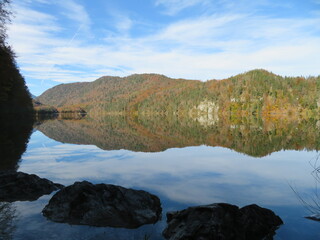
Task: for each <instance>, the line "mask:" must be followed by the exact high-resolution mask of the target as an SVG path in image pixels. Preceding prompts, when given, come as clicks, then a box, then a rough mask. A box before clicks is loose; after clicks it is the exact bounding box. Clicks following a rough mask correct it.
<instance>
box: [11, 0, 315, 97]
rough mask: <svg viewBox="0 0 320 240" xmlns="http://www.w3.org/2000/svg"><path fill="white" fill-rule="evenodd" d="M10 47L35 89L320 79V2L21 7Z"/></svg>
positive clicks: (71, 2) (100, 1) (223, 0)
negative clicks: (234, 78) (135, 80)
mask: <svg viewBox="0 0 320 240" xmlns="http://www.w3.org/2000/svg"><path fill="white" fill-rule="evenodd" d="M12 10H13V11H14V13H15V18H14V19H13V22H12V24H11V25H10V27H9V31H8V34H9V42H10V44H11V45H12V46H13V48H14V49H15V51H16V53H17V56H18V58H17V62H18V64H19V66H20V69H21V71H22V73H23V75H24V76H25V79H26V82H27V85H28V87H29V89H30V90H31V92H32V93H33V94H35V95H40V94H41V93H42V92H43V91H45V90H46V89H48V88H50V87H52V86H54V85H57V84H60V83H70V82H77V81H93V80H95V79H97V78H99V77H101V76H105V75H111V76H114V75H116V76H127V75H130V74H133V73H160V74H164V75H167V76H169V77H173V78H187V79H199V80H203V81H205V80H208V79H223V78H227V77H230V76H231V75H235V74H238V73H242V72H245V71H248V70H251V69H255V68H264V69H267V70H269V71H272V72H274V73H277V74H280V75H286V76H301V75H302V76H309V75H319V74H320V73H319V72H320V70H319V69H320V68H319V66H320V0H305V1H302V0H282V1H278V0H257V1H249V0H237V1H232V0H94V1H86V0H52V1H49V0H19V1H18V0H16V1H14V3H13V5H12Z"/></svg>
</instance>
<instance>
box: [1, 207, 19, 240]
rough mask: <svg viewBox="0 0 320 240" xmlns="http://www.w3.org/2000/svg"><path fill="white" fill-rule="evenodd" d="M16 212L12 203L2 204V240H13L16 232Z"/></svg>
mask: <svg viewBox="0 0 320 240" xmlns="http://www.w3.org/2000/svg"><path fill="white" fill-rule="evenodd" d="M15 218H16V210H15V208H14V207H13V205H12V203H5V202H0V239H2V240H11V239H13V233H14V231H15V225H14V220H15Z"/></svg>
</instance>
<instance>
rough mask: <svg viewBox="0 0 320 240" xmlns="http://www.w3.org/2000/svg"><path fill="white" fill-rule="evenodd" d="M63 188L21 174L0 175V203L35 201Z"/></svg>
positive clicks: (45, 180)
mask: <svg viewBox="0 0 320 240" xmlns="http://www.w3.org/2000/svg"><path fill="white" fill-rule="evenodd" d="M61 188H63V185H61V184H57V183H53V182H51V181H49V180H48V179H45V178H40V177H38V176H37V175H34V174H27V173H23V172H14V171H9V172H1V173H0V201H2V202H15V201H35V200H37V199H38V198H39V197H41V196H43V195H45V194H50V193H52V192H53V191H56V190H59V189H61Z"/></svg>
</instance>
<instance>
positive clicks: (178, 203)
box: [0, 116, 320, 240]
mask: <svg viewBox="0 0 320 240" xmlns="http://www.w3.org/2000/svg"><path fill="white" fill-rule="evenodd" d="M319 125H320V124H319V123H318V122H317V121H311V120H310V121H302V120H301V121H300V120H299V121H298V120H296V121H293V120H292V121H288V120H285V119H277V120H270V121H266V120H261V119H231V120H230V119H229V120H228V121H225V120H221V119H220V120H218V121H217V120H215V121H208V119H193V120H190V119H189V120H184V119H179V118H174V117H173V118H169V119H168V118H167V117H166V118H164V117H161V116H158V117H153V118H148V117H146V116H145V117H126V116H104V117H102V116H100V117H85V118H79V119H53V120H43V121H39V122H38V123H37V124H34V129H33V131H32V133H29V134H31V136H30V139H29V141H28V143H27V145H26V141H27V140H28V134H27V133H24V134H19V131H21V132H26V131H27V129H24V128H17V127H15V126H13V127H12V128H9V127H6V130H5V131H7V132H5V133H6V134H4V135H5V136H6V138H5V140H6V141H4V140H3V141H4V142H15V145H16V146H15V147H17V149H19V151H18V150H17V152H20V156H19V154H11V152H12V151H10V152H9V151H8V152H9V153H8V152H6V150H2V151H1V154H3V156H5V157H3V159H5V160H6V161H5V163H6V164H5V165H4V166H5V167H2V170H6V169H13V168H15V169H17V170H18V171H21V172H26V173H30V174H31V173H32V174H36V175H38V176H40V177H43V178H47V179H49V180H51V181H53V182H57V183H61V184H64V185H70V184H73V183H74V182H76V181H82V180H87V181H90V182H92V183H108V184H115V185H121V186H123V187H127V188H132V189H141V190H145V191H148V192H150V193H152V194H154V195H157V196H158V197H159V198H160V200H161V204H162V209H163V213H162V220H160V221H159V222H157V223H156V224H154V225H152V224H151V225H150V224H149V225H145V226H142V227H140V228H138V229H124V228H108V227H90V226H77V225H69V224H63V223H55V222H51V221H50V220H47V219H46V218H45V217H44V216H43V215H42V213H41V211H42V209H43V208H44V206H45V205H46V204H47V203H48V201H49V200H50V198H51V196H52V195H53V194H51V195H45V196H43V197H41V198H39V199H38V200H37V201H33V202H28V201H21V202H14V203H5V202H3V203H0V222H1V225H0V239H15V240H18V239H23V240H28V239H52V240H56V239H57V240H58V239H59V240H61V239H68V240H71V239H77V240H79V239H121V240H122V239H126V240H129V239H141V240H142V239H163V237H162V231H163V229H164V228H165V226H166V212H168V211H173V210H181V209H185V208H187V207H189V206H197V205H204V204H211V203H220V202H226V203H230V204H235V205H238V206H240V207H242V206H245V205H249V204H252V203H255V204H258V205H259V206H261V207H265V208H269V209H271V210H273V211H274V212H275V213H276V214H277V215H279V216H280V217H281V218H282V220H283V221H284V225H282V226H281V227H280V228H279V229H278V230H277V232H276V235H275V236H274V239H319V237H320V231H319V227H320V225H319V224H320V223H319V222H316V221H312V220H309V219H306V218H304V217H305V216H308V215H311V214H312V212H311V211H310V206H315V209H314V210H315V212H317V206H316V205H315V202H317V201H318V202H319V203H320V195H318V192H317V187H318V185H319V183H320V182H319V178H318V175H317V173H318V171H317V168H318V167H319V166H320V161H319V162H318V158H319V153H318V149H319V148H320V136H319V135H320V133H319V132H320V131H319V130H320V129H319ZM22 129H24V131H22ZM11 132H15V134H13V133H12V135H10V133H11ZM17 136H19V137H20V138H22V139H19V140H16V138H17ZM22 136H25V137H24V138H23V137H22ZM8 139H9V140H10V141H9V140H8ZM12 139H14V140H12ZM19 142H20V144H19ZM11 145H12V144H11ZM11 145H10V146H11ZM7 146H8V145H5V144H2V147H3V148H6V149H7V148H8V147H7ZM24 147H25V148H24ZM24 150H25V151H24ZM4 153H5V154H6V155H4ZM21 154H22V156H21ZM20 157H21V160H19V159H20ZM10 161H11V162H10ZM303 201H304V202H303ZM314 201H315V202H314ZM318 210H319V213H320V208H319V209H318Z"/></svg>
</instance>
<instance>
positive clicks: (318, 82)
mask: <svg viewBox="0 0 320 240" xmlns="http://www.w3.org/2000/svg"><path fill="white" fill-rule="evenodd" d="M36 100H37V101H40V102H41V103H43V104H46V105H50V106H54V107H57V108H66V107H67V108H79V107H80V108H82V109H84V110H85V111H87V112H91V113H99V112H101V111H103V112H109V113H143V114H154V113H158V114H178V115H179V114H188V115H193V116H196V117H197V116H200V115H203V114H207V113H208V112H210V114H218V115H219V114H238V115H239V114H240V115H244V114H253V115H256V114H264V115H266V114H275V113H282V114H291V115H293V116H295V115H302V116H310V115H316V114H318V113H319V107H320V77H319V76H318V77H308V78H304V77H281V76H279V75H276V74H273V73H271V72H268V71H266V70H262V69H258V70H252V71H249V72H246V73H243V74H239V75H236V76H233V77H230V78H227V79H224V80H209V81H207V82H201V81H198V80H185V79H172V78H168V77H166V76H164V75H159V74H134V75H131V76H128V77H123V78H121V77H110V76H107V77H101V78H99V79H97V80H95V81H93V82H83V83H70V84H61V85H58V86H55V87H53V88H51V89H49V90H47V91H45V92H44V93H43V94H42V95H41V96H39V97H38V98H36Z"/></svg>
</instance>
